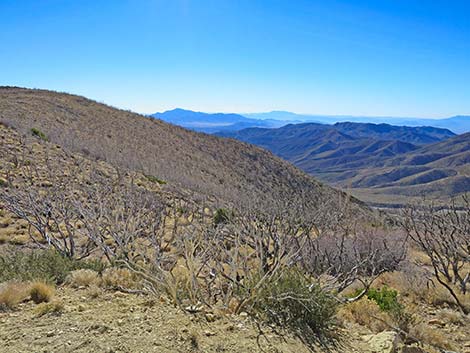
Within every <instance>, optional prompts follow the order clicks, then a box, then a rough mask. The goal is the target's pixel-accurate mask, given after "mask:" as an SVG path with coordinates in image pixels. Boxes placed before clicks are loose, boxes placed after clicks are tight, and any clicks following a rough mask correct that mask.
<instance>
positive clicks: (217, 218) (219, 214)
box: [214, 208, 231, 225]
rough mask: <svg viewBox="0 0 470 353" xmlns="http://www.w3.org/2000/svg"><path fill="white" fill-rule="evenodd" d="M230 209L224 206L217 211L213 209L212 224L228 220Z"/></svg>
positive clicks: (227, 221)
mask: <svg viewBox="0 0 470 353" xmlns="http://www.w3.org/2000/svg"><path fill="white" fill-rule="evenodd" d="M230 216H231V215H230V211H228V210H227V209H225V208H219V209H217V211H215V215H214V224H215V225H218V224H225V223H229V222H230V218H231V217H230Z"/></svg>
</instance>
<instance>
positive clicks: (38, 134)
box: [31, 127, 49, 141]
mask: <svg viewBox="0 0 470 353" xmlns="http://www.w3.org/2000/svg"><path fill="white" fill-rule="evenodd" d="M31 133H32V134H33V136H36V137H39V138H40V139H41V140H43V141H49V139H48V138H47V136H46V134H45V133H44V132H42V131H41V130H39V129H36V128H35V127H33V128H32V129H31Z"/></svg>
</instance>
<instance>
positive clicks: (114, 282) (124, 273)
mask: <svg viewBox="0 0 470 353" xmlns="http://www.w3.org/2000/svg"><path fill="white" fill-rule="evenodd" d="M101 280H102V284H103V286H104V287H106V288H111V289H119V288H135V287H136V286H137V278H136V276H135V275H134V274H133V273H132V272H131V271H129V270H128V269H125V268H117V267H111V268H107V269H106V270H105V271H104V272H103V274H102V277H101Z"/></svg>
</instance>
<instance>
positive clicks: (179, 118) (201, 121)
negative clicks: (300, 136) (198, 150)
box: [150, 108, 285, 133]
mask: <svg viewBox="0 0 470 353" xmlns="http://www.w3.org/2000/svg"><path fill="white" fill-rule="evenodd" d="M150 116H152V117H154V118H157V119H160V120H163V121H166V122H167V123H171V124H175V125H179V126H182V127H185V128H188V129H191V130H195V131H201V132H206V133H214V132H217V131H237V130H242V129H245V128H249V127H279V126H282V125H285V122H282V121H276V120H260V119H250V118H246V117H244V116H242V115H239V114H224V113H213V114H209V113H202V112H194V111H192V110H185V109H179V108H178V109H173V110H168V111H166V112H163V113H155V114H152V115H150Z"/></svg>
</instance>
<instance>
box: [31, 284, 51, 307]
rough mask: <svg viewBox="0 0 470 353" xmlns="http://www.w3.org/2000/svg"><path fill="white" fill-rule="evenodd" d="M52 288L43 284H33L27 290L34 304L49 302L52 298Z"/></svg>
mask: <svg viewBox="0 0 470 353" xmlns="http://www.w3.org/2000/svg"><path fill="white" fill-rule="evenodd" d="M54 293H55V290H54V287H53V286H51V285H49V284H47V283H44V282H40V281H37V282H33V283H31V285H30V288H29V294H30V295H31V299H32V301H33V302H35V303H36V304H40V303H47V302H50V301H51V299H52V297H53V296H54Z"/></svg>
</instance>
